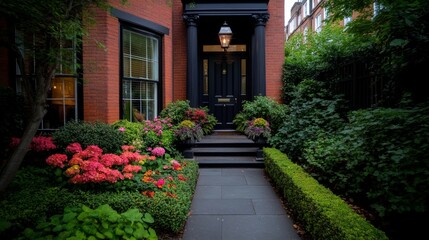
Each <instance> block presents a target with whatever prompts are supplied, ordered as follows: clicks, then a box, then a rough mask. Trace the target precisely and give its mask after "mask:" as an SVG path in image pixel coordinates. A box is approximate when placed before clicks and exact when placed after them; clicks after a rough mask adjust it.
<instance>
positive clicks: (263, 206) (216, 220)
mask: <svg viewBox="0 0 429 240" xmlns="http://www.w3.org/2000/svg"><path fill="white" fill-rule="evenodd" d="M199 171H200V172H199V173H200V174H199V178H198V183H197V188H196V191H195V195H194V198H193V200H192V206H191V215H190V216H189V217H188V220H187V222H186V226H185V230H184V234H183V240H252V239H255V240H256V239H258V240H260V239H263V240H277V239H279V240H292V239H296V240H299V239H300V237H299V236H298V234H297V232H296V230H295V229H294V228H293V226H292V225H293V223H292V221H291V219H289V217H288V215H287V214H286V211H285V209H284V208H283V206H282V203H281V201H280V199H279V198H278V196H277V195H276V193H275V192H274V190H273V188H272V187H271V185H270V183H269V182H268V180H267V179H266V178H265V176H264V169H262V168H200V169H199Z"/></svg>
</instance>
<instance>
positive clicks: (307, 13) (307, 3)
mask: <svg viewBox="0 0 429 240" xmlns="http://www.w3.org/2000/svg"><path fill="white" fill-rule="evenodd" d="M309 4H310V3H309V0H307V1H306V2H305V3H304V17H307V16H308V15H310V7H309V6H308V5H309Z"/></svg>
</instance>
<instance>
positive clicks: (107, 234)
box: [104, 231, 113, 239]
mask: <svg viewBox="0 0 429 240" xmlns="http://www.w3.org/2000/svg"><path fill="white" fill-rule="evenodd" d="M104 236H106V237H107V238H108V239H112V238H113V233H112V232H111V231H107V232H104Z"/></svg>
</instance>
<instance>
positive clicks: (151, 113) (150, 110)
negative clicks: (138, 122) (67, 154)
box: [146, 100, 155, 119]
mask: <svg viewBox="0 0 429 240" xmlns="http://www.w3.org/2000/svg"><path fill="white" fill-rule="evenodd" d="M146 104H147V116H148V118H149V119H153V118H155V104H154V101H153V100H148V101H146Z"/></svg>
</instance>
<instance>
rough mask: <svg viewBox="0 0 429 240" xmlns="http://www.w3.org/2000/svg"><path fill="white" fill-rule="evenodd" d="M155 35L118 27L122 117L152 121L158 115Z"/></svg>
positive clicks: (157, 48)
mask: <svg viewBox="0 0 429 240" xmlns="http://www.w3.org/2000/svg"><path fill="white" fill-rule="evenodd" d="M159 42H160V41H159V37H157V36H154V35H152V34H150V33H147V32H143V31H138V30H132V29H126V28H124V29H123V30H122V64H123V66H122V118H123V119H127V120H129V121H137V120H140V119H145V120H152V119H154V118H155V117H157V115H158V87H159V86H158V85H159V66H160V63H159V45H160V43H159Z"/></svg>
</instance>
